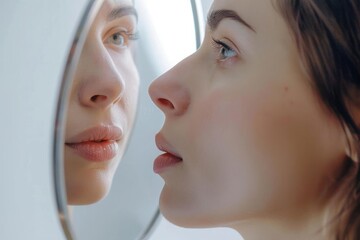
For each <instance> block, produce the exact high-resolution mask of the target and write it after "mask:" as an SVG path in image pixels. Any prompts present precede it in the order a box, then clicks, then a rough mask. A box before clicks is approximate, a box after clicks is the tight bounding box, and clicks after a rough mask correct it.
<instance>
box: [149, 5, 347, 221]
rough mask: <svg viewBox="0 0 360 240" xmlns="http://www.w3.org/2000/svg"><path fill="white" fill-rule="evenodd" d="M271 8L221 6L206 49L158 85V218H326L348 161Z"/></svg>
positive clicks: (336, 128)
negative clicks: (322, 214) (330, 192)
mask: <svg viewBox="0 0 360 240" xmlns="http://www.w3.org/2000/svg"><path fill="white" fill-rule="evenodd" d="M272 2H273V1H263V0H241V1H240V0H215V1H214V3H213V5H212V8H211V9H210V13H209V21H208V24H207V29H206V36H205V38H204V41H203V43H202V46H201V47H200V48H199V49H198V50H197V51H196V52H195V53H194V54H193V55H191V56H189V57H188V58H186V59H185V60H183V61H182V62H180V63H179V64H178V65H176V66H175V67H174V68H173V69H171V70H170V71H168V72H167V73H165V74H164V75H163V76H161V77H160V78H158V79H156V80H155V81H154V82H153V83H152V85H151V86H150V89H149V93H150V96H151V98H152V100H153V101H154V103H155V104H156V105H157V106H158V107H159V108H160V109H161V110H162V111H163V112H164V114H165V123H164V125H163V128H162V129H161V131H160V132H159V134H158V135H157V136H156V143H157V146H158V147H159V149H160V150H162V151H164V152H165V154H163V155H161V156H160V157H158V158H157V159H156V160H155V162H154V171H155V172H156V173H158V174H160V176H161V177H162V178H163V179H164V181H165V186H164V188H163V190H162V193H161V199H160V209H161V211H162V213H163V214H164V215H165V217H166V218H168V219H169V220H170V221H172V222H174V223H176V224H178V225H182V226H190V227H204V226H205V227H209V226H232V225H234V224H239V223H241V222H244V221H245V220H246V221H249V220H254V219H257V220H259V219H262V220H264V219H274V218H276V219H284V218H285V219H286V218H287V217H289V216H303V215H304V214H305V213H309V212H311V211H318V210H319V209H320V206H322V203H324V201H326V196H327V195H326V191H325V190H326V189H328V187H329V184H330V183H331V182H332V181H333V180H332V179H333V178H334V177H335V174H336V172H337V169H338V166H339V164H340V162H341V161H342V160H343V158H344V156H345V150H344V149H345V146H346V141H345V136H344V134H343V131H342V129H341V126H340V124H339V122H338V121H337V119H336V118H335V117H334V116H333V115H332V114H330V113H329V112H328V110H327V109H326V108H325V107H324V105H323V103H322V102H321V101H320V98H319V97H318V95H317V93H316V92H315V90H314V89H313V88H312V83H311V80H310V79H308V78H307V76H306V74H305V73H304V71H303V68H302V66H301V64H300V57H299V54H298V52H297V48H296V45H295V42H294V40H293V38H292V35H291V32H290V30H289V29H288V27H287V24H286V22H285V21H284V19H283V18H282V17H281V15H280V14H279V12H278V11H277V10H276V9H275V8H274V5H273V4H272ZM289 219H290V218H289ZM289 221H290V220H289ZM250 224H251V223H250Z"/></svg>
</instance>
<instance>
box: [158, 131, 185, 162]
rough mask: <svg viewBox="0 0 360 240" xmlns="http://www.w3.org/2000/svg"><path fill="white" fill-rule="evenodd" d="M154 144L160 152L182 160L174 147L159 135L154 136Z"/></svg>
mask: <svg viewBox="0 0 360 240" xmlns="http://www.w3.org/2000/svg"><path fill="white" fill-rule="evenodd" d="M155 143H156V146H157V148H158V149H159V150H160V151H163V152H167V153H170V154H171V155H174V156H175V157H178V158H181V159H182V157H181V156H180V155H179V154H178V153H177V152H176V150H175V149H174V147H173V146H172V145H171V144H170V143H169V142H168V141H167V140H166V139H165V137H164V136H163V135H162V134H161V133H158V134H156V136H155Z"/></svg>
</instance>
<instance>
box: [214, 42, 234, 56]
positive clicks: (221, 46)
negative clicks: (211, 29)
mask: <svg viewBox="0 0 360 240" xmlns="http://www.w3.org/2000/svg"><path fill="white" fill-rule="evenodd" d="M213 46H214V47H215V49H216V50H217V52H218V59H217V60H219V61H225V60H227V59H229V58H232V57H235V56H236V55H237V52H236V51H235V50H234V49H232V48H231V47H229V45H227V44H226V43H224V42H222V41H220V40H215V39H213Z"/></svg>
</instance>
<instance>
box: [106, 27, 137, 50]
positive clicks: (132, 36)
mask: <svg viewBox="0 0 360 240" xmlns="http://www.w3.org/2000/svg"><path fill="white" fill-rule="evenodd" d="M137 39H139V36H138V33H128V32H125V31H119V32H116V33H114V34H112V35H111V36H110V37H109V38H108V39H107V40H106V42H107V43H110V44H114V45H116V46H117V47H120V48H126V47H128V46H129V43H130V41H134V40H137Z"/></svg>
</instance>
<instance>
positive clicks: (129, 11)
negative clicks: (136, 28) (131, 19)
mask: <svg viewBox="0 0 360 240" xmlns="http://www.w3.org/2000/svg"><path fill="white" fill-rule="evenodd" d="M128 15H133V16H135V18H136V20H138V14H137V11H136V9H135V8H134V7H132V6H128V7H118V8H115V9H113V10H112V11H111V12H110V13H109V15H108V17H107V20H108V21H109V22H110V21H113V20H115V19H117V18H121V17H124V16H128Z"/></svg>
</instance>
